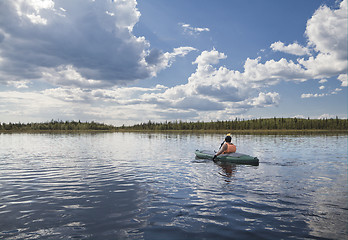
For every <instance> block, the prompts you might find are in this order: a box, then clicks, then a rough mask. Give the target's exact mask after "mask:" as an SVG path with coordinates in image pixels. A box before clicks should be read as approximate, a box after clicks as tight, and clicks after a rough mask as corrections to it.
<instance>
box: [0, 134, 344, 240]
mask: <svg viewBox="0 0 348 240" xmlns="http://www.w3.org/2000/svg"><path fill="white" fill-rule="evenodd" d="M223 137H224V136H223V135H215V134H201V135H199V134H197V135H196V134H139V133H105V134H0V239H290V238H291V239H347V238H348V234H347V224H348V206H347V205H348V183H347V136H346V135H339V136H325V135H319V136H317V135H308V136H307V135H303V136H256V135H238V136H234V137H233V140H232V141H233V142H234V143H235V144H236V145H237V151H239V152H242V153H247V154H250V155H253V156H257V157H258V158H259V159H260V165H259V166H247V165H234V164H225V165H221V164H219V163H214V162H212V161H210V160H199V159H195V156H194V151H195V150H196V149H217V147H218V146H219V145H220V143H221V141H222V139H223Z"/></svg>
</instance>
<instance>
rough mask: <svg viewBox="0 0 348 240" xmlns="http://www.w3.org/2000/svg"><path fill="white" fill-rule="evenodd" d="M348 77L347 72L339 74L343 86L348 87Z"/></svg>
mask: <svg viewBox="0 0 348 240" xmlns="http://www.w3.org/2000/svg"><path fill="white" fill-rule="evenodd" d="M347 78H348V76H347V73H346V74H341V75H339V76H338V80H340V81H341V82H342V84H341V86H342V87H347V86H348V80H347Z"/></svg>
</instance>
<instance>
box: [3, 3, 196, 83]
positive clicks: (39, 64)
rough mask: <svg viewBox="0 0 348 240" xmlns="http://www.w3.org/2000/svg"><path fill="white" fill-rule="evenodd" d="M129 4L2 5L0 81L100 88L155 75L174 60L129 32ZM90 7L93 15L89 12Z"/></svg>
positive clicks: (182, 50)
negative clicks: (24, 81) (36, 81)
mask: <svg viewBox="0 0 348 240" xmlns="http://www.w3.org/2000/svg"><path fill="white" fill-rule="evenodd" d="M136 5H137V3H136V1H135V0H132V1H85V0H76V1H66V0H62V1H53V0H43V1H34V0H30V1H22V0H13V1H1V2H0V41H1V45H0V52H1V60H0V69H1V70H0V76H1V77H0V82H2V83H7V84H11V83H12V82H15V81H23V80H26V81H32V80H40V81H49V82H50V83H54V84H56V85H58V86H80V87H87V86H89V87H103V86H112V85H119V84H125V83H127V82H130V81H133V80H137V79H145V78H148V77H153V76H156V74H157V73H158V71H161V70H163V69H165V68H166V67H169V66H170V65H171V63H172V62H173V61H174V60H175V57H177V56H185V55H186V54H187V53H189V52H190V51H192V50H194V48H190V47H179V48H176V49H174V50H173V52H162V51H161V50H158V49H151V48H150V43H149V42H148V41H147V40H146V39H145V37H142V36H140V37H137V36H135V35H134V34H133V32H132V31H133V27H134V25H135V24H136V23H137V22H138V21H139V17H140V12H139V11H138V9H137V7H136ZM90 9H93V11H90Z"/></svg>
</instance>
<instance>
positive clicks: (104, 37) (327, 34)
mask: <svg viewBox="0 0 348 240" xmlns="http://www.w3.org/2000/svg"><path fill="white" fill-rule="evenodd" d="M347 68H348V67H347V1H346V0H345V1H320V0H306V1H302V0H301V1H300V0H295V1H278V0H267V1H259V0H250V1H242V0H233V1H228V0H226V1H223V0H219V1H211V0H209V1H208V0H199V1H198V0H190V1H187V0H185V1H184V0H177V1H163V0H146V1H145V0H138V1H133V0H127V1H119V0H118V1H111V0H105V1H103V0H99V1H92V0H75V1H69V0H41V1H36V0H27V1H21V0H14V1H2V2H1V3H0V116H1V119H0V122H18V121H21V122H44V121H49V120H51V119H60V120H81V121H98V122H106V123H110V124H114V125H122V124H125V125H131V124H134V123H140V122H147V121H148V120H151V121H156V122H163V121H166V120H167V121H173V120H183V121H198V120H199V121H211V120H213V121H215V120H230V119H235V118H236V117H238V118H245V119H250V118H260V117H262V118H267V117H295V116H296V117H305V118H307V117H310V118H323V117H328V118H330V117H336V116H338V117H340V118H347Z"/></svg>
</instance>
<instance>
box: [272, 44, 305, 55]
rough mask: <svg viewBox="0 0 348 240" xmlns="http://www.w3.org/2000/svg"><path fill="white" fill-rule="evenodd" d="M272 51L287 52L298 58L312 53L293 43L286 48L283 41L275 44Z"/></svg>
mask: <svg viewBox="0 0 348 240" xmlns="http://www.w3.org/2000/svg"><path fill="white" fill-rule="evenodd" d="M271 49H272V50H273V51H280V52H285V53H289V54H293V55H297V56H303V55H309V54H310V51H309V49H308V48H306V47H302V46H301V45H299V44H298V43H296V42H295V43H293V44H289V45H287V46H285V44H284V43H282V42H281V41H278V42H275V43H272V44H271Z"/></svg>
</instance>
